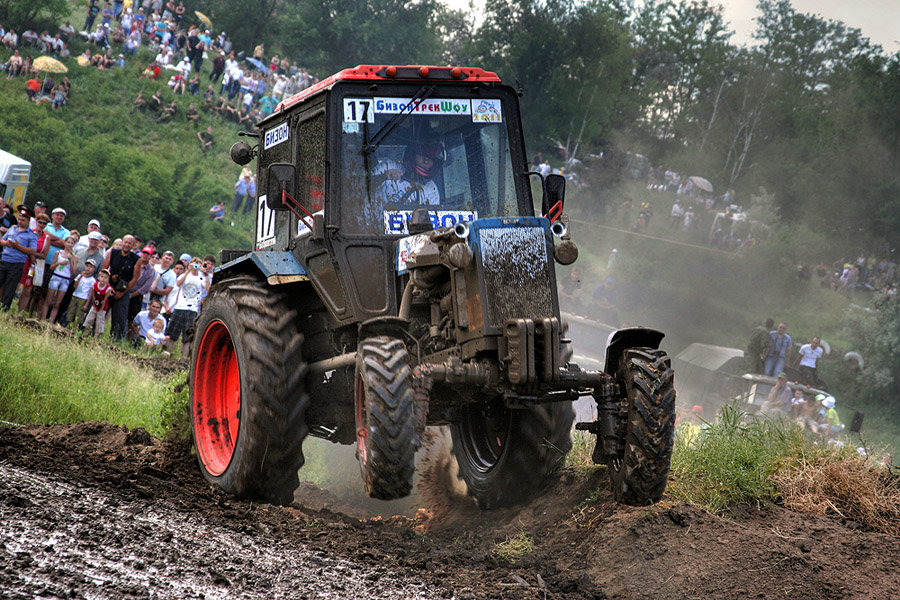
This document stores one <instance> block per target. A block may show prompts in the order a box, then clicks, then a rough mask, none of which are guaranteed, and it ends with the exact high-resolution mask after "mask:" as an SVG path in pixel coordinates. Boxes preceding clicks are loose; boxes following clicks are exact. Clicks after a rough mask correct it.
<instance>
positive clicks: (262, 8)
mask: <svg viewBox="0 0 900 600" xmlns="http://www.w3.org/2000/svg"><path fill="white" fill-rule="evenodd" d="M285 4H286V2H285V0H243V1H241V2H235V1H234V0H209V1H208V2H206V3H204V8H203V10H205V11H208V12H209V17H210V19H211V20H212V22H213V24H214V25H215V27H216V29H218V30H220V31H227V32H228V33H229V34H230V36H231V41H232V43H233V44H234V49H235V54H237V53H238V52H241V51H243V52H246V54H247V55H248V56H251V55H252V54H253V48H254V47H255V46H256V45H257V44H259V43H260V42H265V43H271V42H273V41H275V40H278V39H279V24H280V19H279V18H278V17H279V16H280V11H281V9H282V8H283V7H284V6H285Z"/></svg>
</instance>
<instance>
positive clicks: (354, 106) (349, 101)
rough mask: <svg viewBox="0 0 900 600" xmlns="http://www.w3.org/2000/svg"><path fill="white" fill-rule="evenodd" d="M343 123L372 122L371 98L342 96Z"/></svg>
mask: <svg viewBox="0 0 900 600" xmlns="http://www.w3.org/2000/svg"><path fill="white" fill-rule="evenodd" d="M344 122H345V123H363V122H368V123H374V122H375V112H374V111H373V110H372V100H371V98H344Z"/></svg>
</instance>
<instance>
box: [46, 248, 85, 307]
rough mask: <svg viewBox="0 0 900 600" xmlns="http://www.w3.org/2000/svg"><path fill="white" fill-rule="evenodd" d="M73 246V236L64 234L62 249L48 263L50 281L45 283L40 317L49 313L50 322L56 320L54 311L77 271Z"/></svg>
mask: <svg viewBox="0 0 900 600" xmlns="http://www.w3.org/2000/svg"><path fill="white" fill-rule="evenodd" d="M74 246H75V237H74V236H73V235H68V236H66V239H65V241H64V242H63V249H62V250H60V251H59V252H57V253H56V254H55V255H54V256H53V262H51V263H50V282H49V283H48V284H47V297H46V298H45V299H44V306H43V307H42V308H41V318H42V319H46V318H47V316H48V314H49V316H50V322H51V323H53V322H54V321H56V313H57V312H58V311H59V304H60V302H62V299H63V296H65V294H66V290H67V289H68V288H69V281H71V280H72V276H73V275H74V274H75V273H76V272H77V271H78V257H77V256H75V253H74V252H73V251H72V248H73V247H74Z"/></svg>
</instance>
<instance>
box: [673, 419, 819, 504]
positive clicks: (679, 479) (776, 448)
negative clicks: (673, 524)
mask: <svg viewBox="0 0 900 600" xmlns="http://www.w3.org/2000/svg"><path fill="white" fill-rule="evenodd" d="M746 416H747V415H746V414H745V413H742V412H741V411H740V410H738V409H737V408H735V407H732V406H726V407H725V408H723V410H722V413H721V416H720V418H719V421H718V422H717V423H715V424H710V425H709V426H708V427H707V428H705V429H702V430H701V431H700V432H699V434H695V435H692V434H691V433H690V431H691V430H690V428H689V427H681V428H679V430H678V433H677V434H676V437H675V451H674V453H673V457H672V468H671V477H672V479H671V481H670V482H669V486H668V488H667V492H668V493H669V494H670V495H671V496H673V497H674V498H675V499H676V500H678V501H681V502H689V503H691V504H695V505H698V506H702V507H704V508H706V509H707V510H710V511H712V512H721V511H722V510H724V509H725V508H727V507H728V506H730V505H732V504H736V503H743V502H750V503H761V502H764V501H770V500H775V499H777V496H778V493H777V490H776V487H775V483H774V482H773V481H772V479H771V477H772V475H773V473H775V472H776V471H777V470H778V469H779V468H781V467H782V466H783V465H785V464H786V463H787V462H788V461H789V460H790V459H791V458H792V457H796V456H798V455H800V454H803V453H805V452H813V451H815V447H814V446H812V444H811V443H810V442H808V441H806V440H805V439H804V438H803V435H802V433H801V432H800V429H799V428H797V427H795V426H794V425H793V423H788V422H786V421H781V420H770V419H760V420H750V421H746V419H745V418H746Z"/></svg>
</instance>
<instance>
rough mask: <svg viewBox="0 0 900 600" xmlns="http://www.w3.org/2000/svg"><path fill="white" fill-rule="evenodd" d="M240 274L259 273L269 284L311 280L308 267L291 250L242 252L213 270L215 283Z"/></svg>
mask: <svg viewBox="0 0 900 600" xmlns="http://www.w3.org/2000/svg"><path fill="white" fill-rule="evenodd" d="M232 256H233V254H232ZM223 258H225V256H224V252H223ZM238 274H251V275H259V276H260V277H262V278H264V279H265V280H266V282H267V283H268V284H269V285H281V284H284V283H296V282H298V281H309V277H307V275H306V269H304V268H303V265H301V264H300V262H299V261H298V260H297V258H296V257H295V256H294V255H293V254H292V253H290V252H270V251H266V252H247V253H245V254H242V255H240V256H239V257H237V258H235V259H233V260H229V261H228V262H226V263H225V264H223V265H221V266H219V267H216V269H215V271H213V283H216V282H217V281H220V280H222V279H226V278H228V277H232V276H234V275H238Z"/></svg>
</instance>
